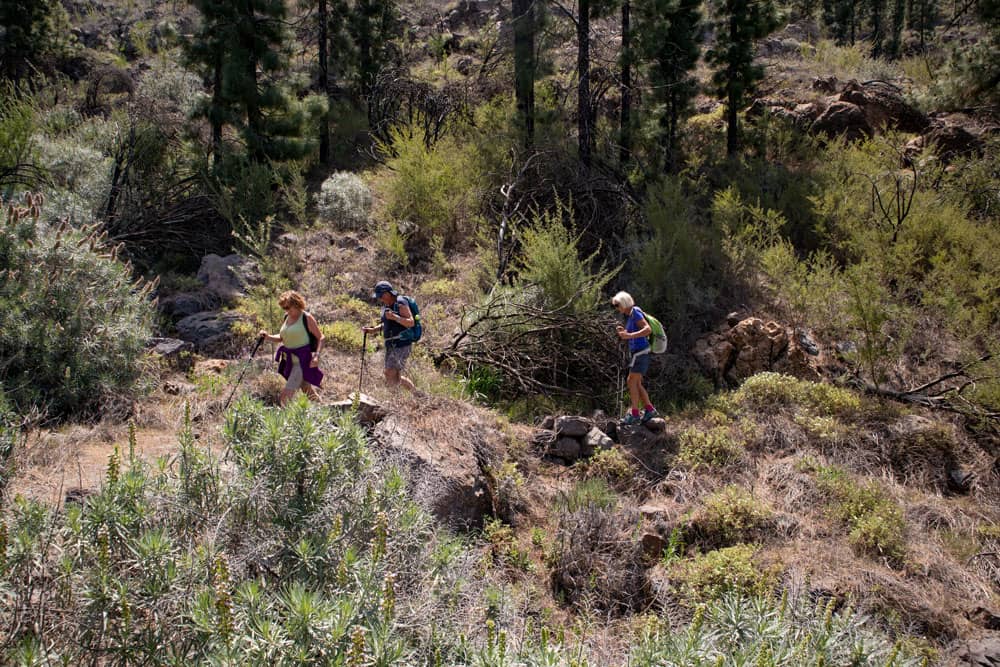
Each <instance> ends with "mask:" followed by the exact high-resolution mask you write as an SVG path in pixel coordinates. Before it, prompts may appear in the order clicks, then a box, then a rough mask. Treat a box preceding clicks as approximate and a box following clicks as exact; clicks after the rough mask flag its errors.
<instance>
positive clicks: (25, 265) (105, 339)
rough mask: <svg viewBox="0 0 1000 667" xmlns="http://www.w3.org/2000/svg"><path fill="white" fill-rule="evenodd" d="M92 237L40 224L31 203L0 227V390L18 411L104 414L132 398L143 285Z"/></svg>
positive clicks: (146, 321)
mask: <svg viewBox="0 0 1000 667" xmlns="http://www.w3.org/2000/svg"><path fill="white" fill-rule="evenodd" d="M116 254H117V249H116V248H110V247H108V246H107V245H106V244H105V243H104V242H103V241H102V240H101V238H100V237H99V236H98V235H97V234H96V232H94V231H90V230H86V231H81V230H79V229H76V228H73V227H71V226H70V225H68V224H67V223H62V224H60V225H59V226H58V227H55V226H52V225H49V224H47V223H45V222H43V221H42V220H41V198H40V197H29V198H27V199H26V201H25V204H24V205H23V206H21V205H11V206H8V207H7V208H6V210H5V211H4V220H3V221H0V276H2V278H0V383H2V386H3V388H4V391H5V392H6V393H7V397H8V399H9V400H10V402H11V403H12V404H13V406H14V408H15V409H17V410H18V411H19V412H27V411H28V410H29V409H32V408H36V409H41V410H42V411H44V412H47V413H48V415H49V416H51V417H68V416H75V415H90V414H96V413H97V412H99V411H100V412H103V413H105V414H107V413H108V412H109V411H115V410H117V409H121V408H124V407H127V404H128V402H129V401H130V400H131V398H133V397H134V396H136V395H137V393H138V392H139V390H140V389H141V387H140V385H141V383H140V380H141V377H142V372H143V360H144V358H145V353H144V346H145V343H146V341H147V340H148V339H149V337H150V335H151V325H152V319H153V307H152V304H151V302H150V300H149V298H148V293H149V286H143V285H141V284H139V283H137V282H136V281H135V280H134V279H133V277H132V274H131V269H130V267H128V266H127V265H125V264H123V263H122V262H120V261H118V260H117V259H116Z"/></svg>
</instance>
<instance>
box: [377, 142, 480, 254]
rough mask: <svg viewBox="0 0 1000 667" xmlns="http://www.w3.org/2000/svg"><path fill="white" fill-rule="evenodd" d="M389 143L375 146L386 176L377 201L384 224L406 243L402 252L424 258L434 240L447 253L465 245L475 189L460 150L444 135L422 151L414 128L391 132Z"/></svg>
mask: <svg viewBox="0 0 1000 667" xmlns="http://www.w3.org/2000/svg"><path fill="white" fill-rule="evenodd" d="M390 137H391V141H390V143H388V144H382V145H380V146H379V150H380V151H381V152H382V154H383V155H384V156H385V164H386V167H387V168H388V169H389V170H390V171H389V174H388V175H387V176H386V177H385V181H384V183H383V186H382V187H383V190H384V192H383V196H384V197H385V206H386V213H387V214H388V217H389V220H390V221H391V222H393V223H396V225H397V226H398V227H399V228H400V229H401V232H400V233H402V234H404V235H405V237H406V250H407V252H408V253H410V254H414V255H416V256H417V257H421V258H423V257H424V256H429V251H430V243H431V239H433V238H434V237H440V238H442V239H444V242H445V247H446V248H447V249H452V248H460V247H465V246H468V245H471V241H472V240H473V238H474V236H475V227H476V214H477V207H478V199H477V195H478V191H479V183H478V176H477V173H476V170H475V168H474V164H473V162H472V161H471V158H470V154H469V151H468V150H467V147H466V144H464V143H462V142H460V141H459V140H458V139H457V138H455V137H454V136H452V135H450V134H449V135H445V136H443V137H442V138H440V139H439V140H438V141H437V142H435V143H434V144H433V145H431V146H428V142H427V140H426V137H425V136H424V134H423V132H421V131H420V130H418V129H417V127H416V125H414V126H411V127H397V128H394V129H393V130H392V131H391V133H390ZM404 223H405V224H404ZM410 225H412V226H413V229H412V230H411V229H408V227H409V226H410Z"/></svg>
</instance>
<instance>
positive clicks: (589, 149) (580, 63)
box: [576, 0, 594, 167]
mask: <svg viewBox="0 0 1000 667" xmlns="http://www.w3.org/2000/svg"><path fill="white" fill-rule="evenodd" d="M579 7H580V11H579V16H578V17H577V22H576V43H577V51H576V69H577V76H578V77H579V84H578V86H577V102H576V105H577V117H578V118H577V132H578V135H579V143H580V162H582V163H583V165H584V166H585V167H589V166H590V163H591V155H592V153H593V142H594V137H593V131H592V128H591V126H590V121H591V111H590V0H580V4H579Z"/></svg>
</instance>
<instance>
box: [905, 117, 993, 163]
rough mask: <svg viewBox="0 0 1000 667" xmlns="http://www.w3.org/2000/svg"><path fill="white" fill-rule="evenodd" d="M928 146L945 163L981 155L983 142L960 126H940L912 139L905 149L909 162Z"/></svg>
mask: <svg viewBox="0 0 1000 667" xmlns="http://www.w3.org/2000/svg"><path fill="white" fill-rule="evenodd" d="M928 146H930V147H932V148H933V150H934V154H935V155H937V156H938V157H939V158H940V159H941V160H943V161H945V162H951V161H952V160H954V159H955V158H958V157H964V156H967V155H981V154H982V152H983V140H982V139H980V138H979V137H977V136H976V135H974V134H973V133H972V132H970V131H969V130H967V129H965V128H964V127H962V126H960V125H950V124H948V125H938V126H935V127H933V128H932V129H931V130H930V131H929V132H927V133H926V134H922V135H920V136H919V137H916V138H914V139H911V140H910V141H909V143H907V144H906V147H905V148H904V149H903V156H904V157H906V158H907V159H908V160H914V159H916V158H917V157H918V156H919V155H920V154H921V153H922V152H923V151H924V150H925V149H926V148H927V147H928Z"/></svg>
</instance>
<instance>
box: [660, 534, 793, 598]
mask: <svg viewBox="0 0 1000 667" xmlns="http://www.w3.org/2000/svg"><path fill="white" fill-rule="evenodd" d="M756 552H757V547H755V546H753V545H750V544H737V545H736V546H732V547H726V548H724V549H717V550H715V551H709V552H708V553H705V554H699V555H697V556H695V557H694V558H691V559H688V560H682V561H677V562H675V563H674V564H673V565H672V566H671V567H670V578H671V580H672V581H673V582H675V587H676V590H677V592H678V594H679V595H680V599H682V600H683V601H684V602H685V603H686V604H690V605H692V606H693V605H695V604H697V603H699V602H706V601H709V600H715V599H718V598H719V597H721V596H722V595H724V594H726V593H733V592H735V593H740V594H743V595H764V594H765V593H768V592H770V591H771V589H772V588H773V587H774V585H775V583H776V582H777V575H778V571H777V570H776V569H775V568H773V567H763V566H760V565H758V564H757V563H755V562H754V555H755V554H756Z"/></svg>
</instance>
